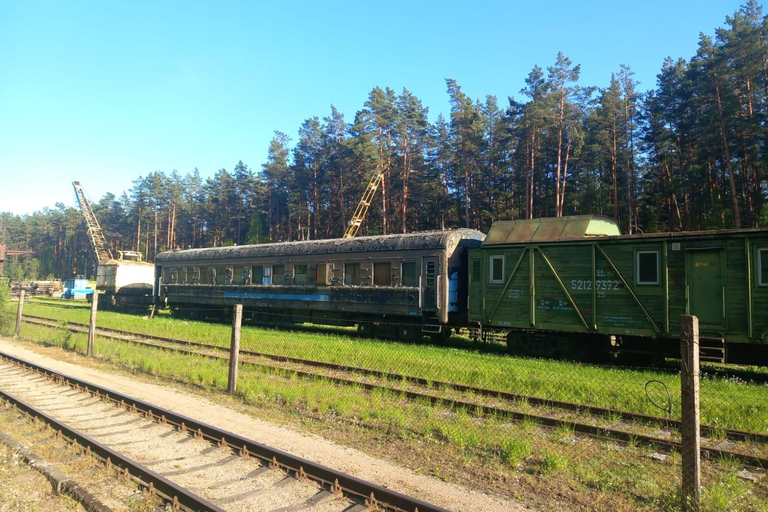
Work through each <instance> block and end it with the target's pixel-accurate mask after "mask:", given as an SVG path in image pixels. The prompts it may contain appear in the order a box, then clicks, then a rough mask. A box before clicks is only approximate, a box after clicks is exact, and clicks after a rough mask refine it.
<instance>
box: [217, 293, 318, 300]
mask: <svg viewBox="0 0 768 512" xmlns="http://www.w3.org/2000/svg"><path fill="white" fill-rule="evenodd" d="M224 298H227V299H270V300H310V301H313V302H330V300H331V296H330V295H313V294H309V293H254V292H224Z"/></svg>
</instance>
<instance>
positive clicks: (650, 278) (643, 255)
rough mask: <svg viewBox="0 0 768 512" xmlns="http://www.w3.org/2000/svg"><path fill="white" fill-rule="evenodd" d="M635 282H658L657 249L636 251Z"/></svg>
mask: <svg viewBox="0 0 768 512" xmlns="http://www.w3.org/2000/svg"><path fill="white" fill-rule="evenodd" d="M636 267H637V271H636V272H635V275H636V276H637V284H659V251H637V265H636Z"/></svg>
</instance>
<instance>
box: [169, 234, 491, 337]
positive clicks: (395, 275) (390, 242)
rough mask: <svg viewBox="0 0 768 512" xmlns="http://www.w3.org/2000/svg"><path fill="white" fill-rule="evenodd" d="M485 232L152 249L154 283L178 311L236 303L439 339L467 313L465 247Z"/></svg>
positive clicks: (249, 309) (197, 312)
mask: <svg viewBox="0 0 768 512" xmlns="http://www.w3.org/2000/svg"><path fill="white" fill-rule="evenodd" d="M484 237H485V236H484V235H483V234H482V233H480V232H479V231H474V230H469V229H460V230H451V231H433V232H426V233H411V234H403V235H384V236H368V237H359V238H347V239H334V240H317V241H299V242H285V243H271V244H260V245H247V246H234V247H215V248H205V249H188V250H180V251H167V252H163V253H161V254H158V255H157V257H156V258H155V265H156V269H155V279H156V282H155V288H154V289H155V293H156V299H157V300H158V301H160V302H162V303H164V304H167V306H168V307H170V308H171V310H172V311H173V312H174V313H175V314H179V315H187V316H207V315H215V314H216V312H217V311H222V308H224V311H225V312H226V311H227V310H226V308H228V307H231V306H234V305H235V304H242V305H243V309H244V314H245V315H250V316H253V317H256V318H260V319H264V320H276V321H287V322H310V323H316V324H325V325H345V326H351V325H357V327H358V330H359V331H361V332H362V333H364V334H366V335H371V336H390V337H392V336H397V337H399V338H402V339H416V338H419V337H421V336H422V335H423V334H429V335H431V336H432V337H434V338H438V339H441V338H444V337H445V336H447V335H449V334H450V331H451V329H452V328H454V327H461V326H464V325H466V323H467V304H466V297H467V282H468V281H467V254H468V249H470V248H472V247H478V246H479V245H480V243H481V242H482V240H483V238H484Z"/></svg>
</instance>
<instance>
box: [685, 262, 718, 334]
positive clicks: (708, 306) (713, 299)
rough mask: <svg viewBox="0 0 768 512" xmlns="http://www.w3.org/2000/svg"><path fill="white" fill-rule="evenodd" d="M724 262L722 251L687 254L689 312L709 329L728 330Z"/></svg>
mask: <svg viewBox="0 0 768 512" xmlns="http://www.w3.org/2000/svg"><path fill="white" fill-rule="evenodd" d="M723 259H724V258H723V251H722V250H721V249H703V250H700V251H690V252H688V253H687V258H686V260H687V261H686V263H687V267H688V269H687V270H688V309H689V312H690V314H691V315H696V316H697V317H699V322H700V323H701V324H702V325H706V326H709V327H723V328H724V327H725V289H724V283H725V281H724V279H723Z"/></svg>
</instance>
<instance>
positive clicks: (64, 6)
mask: <svg viewBox="0 0 768 512" xmlns="http://www.w3.org/2000/svg"><path fill="white" fill-rule="evenodd" d="M743 3H744V0H738V1H737V0H695V1H693V0H666V1H660V0H644V1H642V2H639V1H637V2H615V1H607V0H594V1H591V2H574V1H572V0H570V1H561V0H550V1H547V2H543V1H540V2H520V1H516V0H506V1H482V0H479V1H474V2H466V1H465V2H458V1H453V0H443V1H439V2H438V1H429V2H421V1H418V0H411V1H401V0H390V1H388V2H360V0H353V1H331V0H326V1H304V0H296V1H293V2H259V1H223V0H221V1H210V2H203V1H192V0H186V1H170V0H168V1H161V0H155V1H142V0H131V1H123V0H109V1H103V0H102V1H78V0H70V1H67V2H62V1H35V0H26V1H22V2H19V1H17V0H0V211H8V212H12V213H14V214H17V215H23V214H28V213H31V212H34V211H37V210H42V209H43V208H45V207H50V208H53V207H54V205H55V203H57V202H62V203H64V204H65V205H68V206H74V205H75V204H76V203H75V197H74V192H73V191H72V186H71V182H72V181H75V180H78V181H80V182H81V183H82V185H83V187H84V189H85V191H86V192H87V193H88V195H89V196H90V197H91V198H92V199H93V200H95V201H96V200H98V199H99V198H101V197H102V196H103V195H104V194H105V193H107V192H112V193H114V194H116V195H117V196H118V197H119V196H120V194H122V192H123V191H127V190H128V189H130V187H131V184H132V182H133V181H134V180H135V179H137V178H138V177H139V176H145V175H147V174H148V173H150V172H152V171H156V170H159V171H164V172H166V173H170V172H171V171H172V170H174V169H176V170H178V171H179V172H180V173H181V174H186V173H187V172H191V171H193V170H194V169H195V168H198V169H199V170H200V173H201V175H202V176H203V177H204V178H205V177H209V176H213V175H214V174H215V173H216V171H218V170H219V169H222V168H224V169H227V170H228V171H231V170H232V169H233V168H234V166H235V164H236V163H237V162H238V161H239V160H242V161H243V162H244V163H245V164H247V165H248V166H249V167H251V168H252V169H254V170H259V169H260V168H261V165H262V164H263V163H264V162H265V159H266V155H267V148H268V146H269V142H270V140H271V139H272V137H273V135H274V132H275V130H280V131H282V132H284V133H286V134H288V135H289V136H290V137H291V138H292V139H293V141H294V142H295V139H296V134H297V132H298V129H299V127H300V125H301V123H302V122H303V121H304V120H305V119H307V118H310V117H313V116H318V117H321V118H322V117H324V116H327V115H328V114H329V113H330V110H331V105H335V106H336V108H337V109H339V110H340V111H341V112H342V113H343V114H344V115H345V118H346V120H347V121H351V120H352V119H353V117H354V114H355V112H356V111H358V110H360V109H361V108H362V107H363V104H364V102H365V101H366V99H367V97H368V93H369V92H370V91H371V89H373V88H374V87H376V86H379V87H391V88H392V89H394V90H395V91H396V92H398V93H399V92H401V91H402V89H403V88H404V87H405V88H407V89H408V90H410V91H411V92H412V93H413V94H415V95H416V96H417V97H418V98H419V99H421V101H422V103H423V105H424V106H426V107H429V111H430V118H431V119H432V120H434V119H435V118H436V117H437V115H438V114H439V113H443V114H444V115H446V117H447V116H448V114H449V111H450V107H449V104H448V95H447V94H446V86H445V79H446V78H454V79H456V80H457V82H458V84H459V85H460V86H461V88H462V91H463V92H464V93H465V94H467V95H468V96H470V97H471V98H473V99H478V98H479V99H484V98H485V96H486V95H489V94H490V95H495V96H497V98H498V100H499V104H500V105H501V106H505V105H506V104H507V97H508V96H515V97H518V98H520V95H519V91H520V89H522V88H523V87H524V85H525V84H524V80H525V78H526V76H527V75H528V73H529V72H530V71H531V69H532V68H533V67H534V66H535V65H539V66H541V67H542V68H544V69H546V67H547V66H551V65H552V64H553V63H554V62H555V59H556V56H557V53H558V52H560V51H562V52H563V54H565V55H566V56H567V57H569V58H570V59H571V60H572V61H573V63H574V64H580V65H581V78H580V81H579V83H580V84H581V85H590V86H598V87H605V86H607V85H608V82H609V81H610V77H611V73H618V71H619V69H620V65H621V64H626V65H628V66H630V67H631V69H632V70H633V71H634V73H635V76H634V78H635V79H636V80H639V81H640V82H641V83H640V86H639V90H641V91H646V90H650V89H653V88H654V86H655V83H656V75H657V74H658V72H659V71H660V69H661V66H662V63H663V62H664V59H665V58H666V57H667V56H671V57H673V58H675V59H677V58H680V57H682V58H684V59H689V58H690V57H691V56H693V55H694V53H695V52H696V48H697V44H698V38H699V33H700V32H703V33H705V34H708V35H713V34H714V32H715V29H716V28H717V27H721V26H725V18H726V16H729V15H732V14H733V13H734V12H735V11H736V10H738V9H739V7H740V6H741V5H742V4H743ZM520 99H522V98H520Z"/></svg>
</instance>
